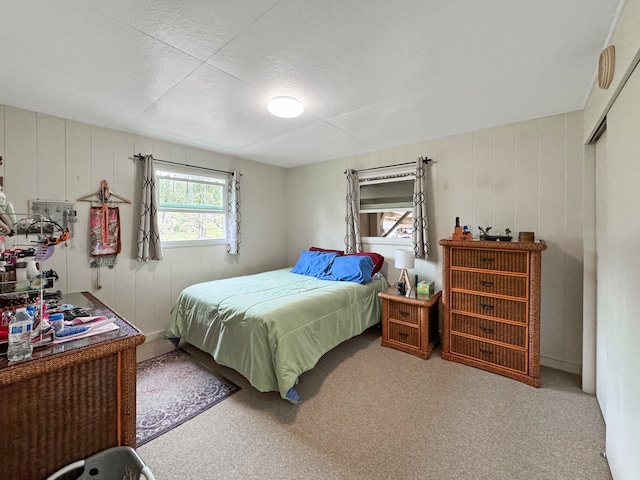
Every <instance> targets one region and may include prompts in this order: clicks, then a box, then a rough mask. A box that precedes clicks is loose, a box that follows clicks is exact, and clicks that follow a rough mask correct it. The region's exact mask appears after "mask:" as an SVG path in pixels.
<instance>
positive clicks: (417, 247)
mask: <svg viewBox="0 0 640 480" xmlns="http://www.w3.org/2000/svg"><path fill="white" fill-rule="evenodd" d="M427 165H428V164H427V162H425V161H424V159H423V158H422V157H419V158H418V160H417V162H416V182H415V186H414V188H413V238H412V240H413V250H414V252H415V257H416V258H423V259H427V258H429V220H428V219H427V168H426V167H427Z"/></svg>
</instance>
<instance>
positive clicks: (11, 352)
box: [7, 307, 33, 362]
mask: <svg viewBox="0 0 640 480" xmlns="http://www.w3.org/2000/svg"><path fill="white" fill-rule="evenodd" d="M32 328H33V318H31V316H30V315H29V314H28V313H27V309H26V308H24V307H23V308H18V309H17V310H16V314H15V315H14V316H13V318H12V319H11V321H10V322H9V348H8V349H7V358H8V360H9V361H10V362H16V361H18V360H24V359H26V358H29V357H30V356H31V353H33V345H32V344H31V329H32Z"/></svg>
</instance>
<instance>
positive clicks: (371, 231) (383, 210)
mask: <svg viewBox="0 0 640 480" xmlns="http://www.w3.org/2000/svg"><path fill="white" fill-rule="evenodd" d="M359 182H360V189H359V190H360V191H359V200H360V234H361V235H362V236H363V237H383V238H411V236H412V234H413V189H414V185H415V174H414V172H413V170H411V171H409V170H407V169H406V168H405V169H403V170H395V171H394V170H389V171H385V173H380V172H376V173H375V176H372V175H369V176H363V177H361V178H360V179H359Z"/></svg>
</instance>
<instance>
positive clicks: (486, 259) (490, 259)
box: [480, 257, 493, 263]
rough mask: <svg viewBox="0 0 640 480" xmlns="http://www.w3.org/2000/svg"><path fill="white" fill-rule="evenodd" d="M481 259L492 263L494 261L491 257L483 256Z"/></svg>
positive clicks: (483, 261)
mask: <svg viewBox="0 0 640 480" xmlns="http://www.w3.org/2000/svg"><path fill="white" fill-rule="evenodd" d="M480 261H481V262H482V263H491V262H493V258H490V257H482V258H481V259H480Z"/></svg>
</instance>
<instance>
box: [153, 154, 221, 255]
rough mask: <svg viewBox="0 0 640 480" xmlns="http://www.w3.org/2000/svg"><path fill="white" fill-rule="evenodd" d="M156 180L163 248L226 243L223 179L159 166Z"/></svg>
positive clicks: (194, 170) (204, 173)
mask: <svg viewBox="0 0 640 480" xmlns="http://www.w3.org/2000/svg"><path fill="white" fill-rule="evenodd" d="M156 180H157V182H158V192H159V193H158V227H159V229H160V239H161V240H162V245H163V246H167V247H172V246H186V245H195V244H216V243H225V242H226V238H227V234H226V228H227V208H226V207H227V178H226V176H224V175H218V174H215V173H213V172H209V171H205V170H200V169H197V168H190V167H181V166H173V165H171V166H168V165H167V166H165V165H159V166H158V167H156Z"/></svg>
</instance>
